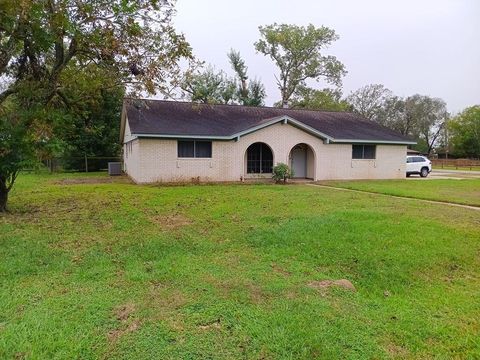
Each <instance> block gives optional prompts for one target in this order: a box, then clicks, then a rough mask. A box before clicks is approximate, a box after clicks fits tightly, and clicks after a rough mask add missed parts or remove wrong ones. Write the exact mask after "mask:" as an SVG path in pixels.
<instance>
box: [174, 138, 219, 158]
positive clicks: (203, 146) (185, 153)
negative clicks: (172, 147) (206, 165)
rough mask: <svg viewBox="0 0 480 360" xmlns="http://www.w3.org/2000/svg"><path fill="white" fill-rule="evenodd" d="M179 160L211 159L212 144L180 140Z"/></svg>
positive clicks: (209, 142)
mask: <svg viewBox="0 0 480 360" xmlns="http://www.w3.org/2000/svg"><path fill="white" fill-rule="evenodd" d="M178 157H179V158H193V157H195V158H211V157H212V142H211V141H200V140H198V141H197V140H188V141H187V140H178Z"/></svg>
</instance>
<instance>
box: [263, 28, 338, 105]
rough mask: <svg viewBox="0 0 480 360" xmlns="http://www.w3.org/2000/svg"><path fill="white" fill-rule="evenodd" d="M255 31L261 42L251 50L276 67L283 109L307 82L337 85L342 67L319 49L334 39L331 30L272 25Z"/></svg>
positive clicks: (335, 37) (334, 36)
mask: <svg viewBox="0 0 480 360" xmlns="http://www.w3.org/2000/svg"><path fill="white" fill-rule="evenodd" d="M259 30H260V36H261V39H260V40H258V41H257V42H256V43H255V49H256V50H257V51H258V52H260V53H262V54H264V55H266V56H269V57H270V58H271V59H272V60H273V61H274V62H275V64H276V65H277V67H278V68H279V70H280V74H279V76H276V79H277V85H278V88H279V89H280V93H281V97H282V98H281V103H282V104H283V105H284V106H286V105H288V102H289V100H290V98H291V97H292V95H293V94H294V93H295V91H296V90H297V87H298V86H302V85H303V86H305V85H306V80H307V79H313V80H316V81H319V80H320V79H321V78H323V79H325V80H326V81H327V83H330V84H334V85H340V84H341V79H342V76H344V75H345V73H346V71H345V67H344V66H343V64H342V63H341V62H340V61H338V60H337V59H336V58H335V57H334V56H331V55H327V56H324V55H323V49H324V48H326V47H327V46H329V45H330V44H332V43H333V42H334V41H335V40H337V39H338V36H337V34H336V33H335V31H334V30H332V29H329V28H327V27H325V26H322V27H320V28H316V27H315V26H314V25H312V24H310V25H308V26H307V27H304V26H297V25H288V24H276V23H275V24H273V25H267V26H260V27H259Z"/></svg>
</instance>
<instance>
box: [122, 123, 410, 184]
mask: <svg viewBox="0 0 480 360" xmlns="http://www.w3.org/2000/svg"><path fill="white" fill-rule="evenodd" d="M126 134H127V132H126ZM133 142H134V143H137V144H138V145H136V147H135V153H136V154H135V155H133V156H129V159H128V162H127V159H126V161H125V164H126V171H127V173H128V174H129V175H130V176H131V177H132V178H133V180H134V181H136V182H142V183H144V182H171V181H191V180H192V179H194V178H197V177H199V178H200V180H201V181H238V180H240V178H241V177H242V176H243V177H245V176H246V177H250V176H249V175H247V174H246V161H245V153H246V150H247V148H248V147H249V146H250V145H251V144H253V143H255V142H264V143H266V144H267V145H269V146H270V148H271V149H272V151H273V157H274V159H273V161H274V164H277V163H280V162H283V163H287V164H289V163H290V161H289V154H290V150H291V149H292V148H293V147H294V146H295V145H297V144H300V143H304V144H307V145H309V146H310V147H311V149H312V151H313V156H308V157H307V176H309V177H312V178H314V179H315V180H323V179H381V178H386V179H388V178H403V177H405V155H406V146H404V145H401V146H400V145H378V146H377V156H376V157H377V158H376V160H352V146H351V145H350V144H324V143H323V141H322V140H321V139H319V138H317V137H314V136H312V135H310V134H308V133H306V132H304V131H303V130H300V129H297V128H295V127H294V126H292V125H289V124H281V123H277V124H275V125H271V126H269V127H266V128H263V129H261V130H258V131H256V132H253V133H251V134H248V135H245V136H243V137H241V138H240V140H239V141H233V140H232V141H213V142H212V158H211V159H194V158H192V159H181V158H178V157H177V141H176V140H168V139H138V140H134V141H133ZM129 155H130V154H129ZM133 162H136V164H133Z"/></svg>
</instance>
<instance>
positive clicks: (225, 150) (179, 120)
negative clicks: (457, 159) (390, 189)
mask: <svg viewBox="0 0 480 360" xmlns="http://www.w3.org/2000/svg"><path fill="white" fill-rule="evenodd" d="M120 137H121V141H122V143H123V158H124V171H125V172H126V173H127V174H128V175H129V176H130V177H131V178H132V179H133V180H134V181H135V182H137V183H151V182H180V181H191V180H192V179H198V180H200V181H241V180H244V179H250V178H261V177H271V172H272V167H273V166H274V165H275V164H278V163H286V164H288V165H289V166H290V167H291V168H292V169H293V170H294V173H295V177H298V178H307V179H312V180H326V179H394V178H404V177H405V156H406V153H407V145H409V144H414V143H415V142H413V141H411V140H410V139H408V138H406V137H404V136H402V135H400V134H398V133H396V132H394V131H392V130H390V129H387V128H385V127H382V126H380V125H378V124H376V123H374V122H372V121H369V120H367V119H365V118H362V117H361V116H358V115H356V114H353V113H348V112H331V111H313V110H296V109H282V108H272V107H247V106H240V105H207V104H197V103H189V102H176V101H163V100H141V99H125V101H124V106H123V111H122V117H121V130H120Z"/></svg>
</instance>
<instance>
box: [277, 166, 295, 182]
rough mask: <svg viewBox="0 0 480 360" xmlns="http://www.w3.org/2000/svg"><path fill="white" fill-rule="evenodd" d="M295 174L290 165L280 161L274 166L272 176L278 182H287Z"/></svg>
mask: <svg viewBox="0 0 480 360" xmlns="http://www.w3.org/2000/svg"><path fill="white" fill-rule="evenodd" d="M292 176H293V171H292V170H291V169H290V168H289V167H288V165H287V164H283V163H279V164H277V165H275V166H274V167H273V175H272V178H273V179H274V180H275V181H276V182H277V183H278V182H280V181H282V180H283V182H284V183H285V182H287V179H289V178H291V177H292Z"/></svg>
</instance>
